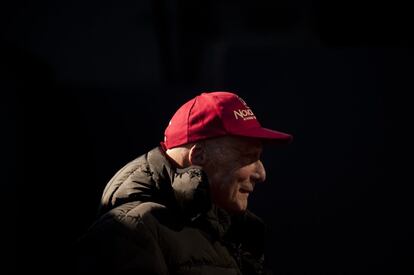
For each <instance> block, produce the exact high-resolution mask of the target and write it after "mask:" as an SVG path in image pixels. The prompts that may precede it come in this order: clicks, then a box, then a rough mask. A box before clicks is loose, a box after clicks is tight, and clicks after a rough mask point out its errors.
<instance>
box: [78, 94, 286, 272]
mask: <svg viewBox="0 0 414 275" xmlns="http://www.w3.org/2000/svg"><path fill="white" fill-rule="evenodd" d="M291 139H292V136H291V135H289V134H286V133H282V132H278V131H273V130H269V129H266V128H263V127H261V125H260V124H259V122H258V120H257V118H256V117H255V115H254V113H253V111H252V110H251V109H250V108H249V107H248V106H247V104H246V102H245V101H243V100H242V99H241V98H240V97H238V96H237V95H236V94H233V93H229V92H211V93H202V94H201V95H199V96H197V97H195V98H193V99H191V100H190V101H188V102H187V103H185V104H184V105H182V106H181V107H180V108H179V109H178V111H177V112H176V113H175V114H174V116H173V117H172V119H171V121H170V123H169V125H168V127H167V128H166V130H165V138H164V142H161V146H159V147H157V148H155V149H153V150H151V151H149V152H148V153H146V154H145V155H142V156H140V157H138V158H137V159H135V160H133V161H132V162H130V163H128V164H127V165H125V166H124V167H123V168H122V169H121V170H120V171H118V173H117V174H116V175H115V176H114V177H113V178H112V179H111V180H110V182H109V183H108V185H107V186H106V188H105V190H104V193H103V196H102V205H101V209H100V212H101V213H100V218H99V219H98V220H97V221H96V222H95V223H94V225H93V226H92V227H91V228H90V229H89V230H88V232H87V233H86V234H85V235H84V236H83V237H82V238H81V239H80V240H79V244H78V248H79V250H78V256H79V257H78V258H79V261H78V271H79V272H80V273H83V274H84V273H88V274H92V273H94V274H97V272H103V273H106V274H108V273H109V274H264V273H266V270H265V269H264V267H263V241H264V240H263V234H264V232H263V231H264V226H263V223H262V221H261V220H260V219H259V218H258V217H256V216H255V215H254V214H253V213H251V212H250V211H248V210H247V203H248V198H249V196H250V195H251V193H252V192H253V190H254V188H255V185H256V183H258V182H262V181H264V180H265V178H266V173H265V169H264V167H263V164H262V162H261V161H260V156H261V153H262V147H263V143H280V144H283V143H288V142H290V140H291Z"/></svg>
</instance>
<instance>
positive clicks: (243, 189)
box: [240, 187, 253, 194]
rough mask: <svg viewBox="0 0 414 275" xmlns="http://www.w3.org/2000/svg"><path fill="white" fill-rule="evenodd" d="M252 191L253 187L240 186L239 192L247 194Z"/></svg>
mask: <svg viewBox="0 0 414 275" xmlns="http://www.w3.org/2000/svg"><path fill="white" fill-rule="evenodd" d="M252 192H253V189H251V188H243V187H242V188H240V193H247V194H250V193H252Z"/></svg>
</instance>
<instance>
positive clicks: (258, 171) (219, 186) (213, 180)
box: [203, 137, 266, 213]
mask: <svg viewBox="0 0 414 275" xmlns="http://www.w3.org/2000/svg"><path fill="white" fill-rule="evenodd" d="M262 147H263V146H262V143H261V142H260V141H258V140H254V139H249V138H241V137H221V138H218V139H214V140H210V141H209V144H208V146H207V147H206V157H207V163H206V165H205V166H204V167H203V169H204V170H205V172H206V174H207V176H208V179H209V182H210V188H211V196H212V200H213V202H214V203H215V204H216V205H217V206H219V207H221V208H223V209H225V210H227V211H229V212H232V213H235V212H241V211H244V210H246V209H247V202H248V198H249V195H250V194H251V193H252V192H253V190H254V187H255V185H256V183H257V182H262V181H264V180H265V178H266V172H265V169H264V167H263V164H262V162H261V161H260V156H261V153H262Z"/></svg>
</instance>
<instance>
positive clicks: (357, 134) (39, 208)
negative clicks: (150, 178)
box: [0, 0, 414, 274]
mask: <svg viewBox="0 0 414 275" xmlns="http://www.w3.org/2000/svg"><path fill="white" fill-rule="evenodd" d="M331 2H335V3H331ZM2 5H3V7H2V9H1V23H2V24H1V31H2V40H1V76H2V77H1V79H2V82H1V87H0V88H1V110H2V119H3V120H4V123H3V129H4V130H3V131H2V132H3V135H2V152H3V162H4V163H3V169H4V172H3V173H2V174H3V175H4V177H3V179H4V184H3V186H4V188H3V190H5V192H4V193H3V200H2V204H4V206H3V212H4V213H3V220H4V222H2V226H3V224H4V226H3V228H5V229H6V231H5V233H4V234H3V238H4V240H5V241H4V242H3V243H4V244H5V245H4V249H5V250H6V251H8V252H7V255H8V257H7V258H6V260H5V266H4V267H3V268H4V269H5V270H6V269H9V270H14V271H16V269H20V268H24V269H26V268H28V269H29V270H31V272H32V271H33V272H34V271H37V270H39V271H40V272H48V271H50V272H53V273H55V274H61V273H67V272H69V271H70V270H71V266H72V263H73V259H72V258H71V253H70V251H71V249H72V246H73V243H74V241H75V240H76V238H78V237H79V236H80V235H81V234H82V233H83V232H84V231H85V230H86V228H87V227H88V226H89V225H90V224H91V222H92V221H93V219H94V217H95V213H96V209H97V206H98V203H99V199H100V194H101V192H102V190H103V187H104V186H105V184H106V182H107V181H108V180H109V179H110V177H111V176H112V175H113V174H114V173H115V172H116V171H117V169H119V168H120V167H121V166H122V165H124V164H125V163H126V162H127V161H129V160H131V159H132V158H135V157H136V156H138V155H140V154H142V153H144V152H146V151H147V150H149V149H151V148H153V147H155V146H157V145H158V142H159V141H161V140H162V138H163V131H164V128H165V126H166V125H167V123H168V121H169V119H170V117H171V116H172V115H173V113H174V111H175V110H176V109H177V108H178V107H179V106H180V105H181V104H182V103H184V102H185V101H186V100H188V99H190V98H192V97H194V96H195V95H197V94H199V93H201V92H203V91H213V90H229V91H234V92H236V93H238V94H239V95H240V96H242V97H243V98H244V99H245V100H246V101H247V102H248V104H249V105H250V106H251V107H252V108H253V111H254V112H255V114H256V115H257V117H258V118H259V120H260V121H261V123H262V125H264V126H266V127H270V128H275V129H279V130H282V131H286V132H289V133H292V134H293V135H294V137H295V139H294V142H293V143H292V144H291V145H289V146H288V147H284V148H267V150H266V151H265V154H264V157H263V161H264V163H265V166H266V168H267V174H268V179H267V184H263V185H261V186H260V187H259V186H258V188H257V191H256V193H255V195H254V196H252V198H251V202H250V206H251V209H252V210H253V211H254V212H256V213H257V214H258V215H259V216H261V217H263V219H264V220H265V221H266V223H267V224H268V228H269V230H268V234H267V243H266V254H267V262H268V265H269V266H270V267H271V269H272V270H273V271H274V273H275V274H305V273H306V274H322V273H323V274H325V273H332V274H357V273H358V274H412V272H413V270H412V259H413V258H412V257H413V253H412V246H410V245H409V244H408V241H409V237H411V236H410V234H411V233H412V230H411V229H409V224H410V223H411V220H412V211H411V209H410V208H409V206H410V205H411V197H410V193H409V192H408V190H409V185H411V184H412V182H413V181H412V179H411V177H410V169H411V163H412V161H411V154H410V153H409V148H410V146H411V138H410V136H409V132H410V131H411V129H410V128H411V127H412V121H411V106H410V102H411V101H410V100H408V98H409V93H410V92H412V91H413V85H412V79H413V61H414V59H413V55H412V54H413V51H412V34H413V33H412V28H411V24H412V15H411V14H410V12H409V9H408V8H407V7H405V6H403V5H401V3H397V2H393V4H392V5H391V4H390V3H387V4H379V3H375V4H374V3H368V2H361V1H358V2H357V1H355V2H352V1H351V2H349V1H346V4H345V2H341V3H337V2H336V1H305V0H293V1H232V0H223V1H218V0H213V1H202V2H200V1H184V0H181V1H179V0H176V1H166V0H153V1H149V0H145V1H79V0H75V1H37V2H25V3H23V2H13V4H10V3H8V4H7V5H8V6H7V7H6V6H5V4H2ZM404 158H405V159H406V160H404Z"/></svg>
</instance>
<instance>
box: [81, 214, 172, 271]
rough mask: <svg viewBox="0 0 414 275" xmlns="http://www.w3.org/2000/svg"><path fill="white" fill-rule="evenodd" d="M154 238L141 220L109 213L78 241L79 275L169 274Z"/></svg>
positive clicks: (152, 233) (151, 231)
mask: <svg viewBox="0 0 414 275" xmlns="http://www.w3.org/2000/svg"><path fill="white" fill-rule="evenodd" d="M155 234H156V233H154V232H153V230H150V229H149V228H148V226H147V225H146V224H145V223H144V222H143V221H142V219H141V218H140V217H131V216H124V217H122V219H119V218H117V217H111V215H110V213H108V214H107V215H105V216H104V217H103V218H102V219H101V220H100V221H99V222H98V223H97V224H95V225H94V226H93V227H92V228H91V229H90V230H89V231H88V232H87V233H86V234H85V235H84V236H83V237H82V238H80V239H79V241H78V243H77V245H76V254H77V255H76V258H77V274H157V275H158V274H168V270H167V265H166V263H165V260H164V256H163V254H162V251H161V249H160V247H159V244H158V242H157V240H156V235H155Z"/></svg>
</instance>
